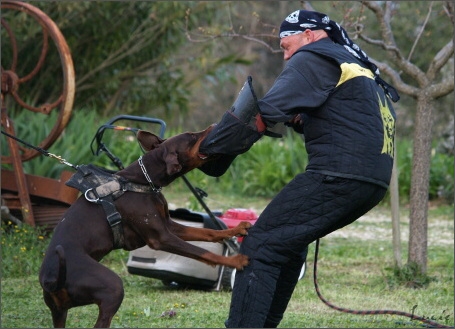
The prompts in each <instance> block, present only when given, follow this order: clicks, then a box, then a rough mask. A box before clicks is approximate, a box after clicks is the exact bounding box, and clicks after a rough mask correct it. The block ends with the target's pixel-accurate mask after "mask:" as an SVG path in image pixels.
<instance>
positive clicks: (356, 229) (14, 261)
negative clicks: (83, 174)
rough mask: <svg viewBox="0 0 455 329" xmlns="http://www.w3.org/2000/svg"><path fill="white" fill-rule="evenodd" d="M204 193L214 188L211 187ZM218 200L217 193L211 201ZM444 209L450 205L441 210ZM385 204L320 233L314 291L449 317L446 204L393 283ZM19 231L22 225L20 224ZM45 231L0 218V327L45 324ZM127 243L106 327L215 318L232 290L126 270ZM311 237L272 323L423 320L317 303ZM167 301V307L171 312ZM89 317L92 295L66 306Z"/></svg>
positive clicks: (366, 305) (173, 196)
mask: <svg viewBox="0 0 455 329" xmlns="http://www.w3.org/2000/svg"><path fill="white" fill-rule="evenodd" d="M164 193H165V195H166V196H167V199H168V201H169V202H170V203H173V204H174V205H175V206H187V205H188V204H191V195H190V193H189V192H187V191H185V190H179V189H177V188H174V189H172V188H171V187H168V188H167V189H166V190H165V191H164ZM212 193H213V192H212ZM212 193H209V197H208V198H207V200H206V201H207V204H208V205H209V207H211V209H222V210H226V208H225V207H223V205H225V206H226V205H227V207H244V208H254V209H256V210H257V211H258V212H260V211H261V210H262V209H263V207H264V206H265V205H266V204H267V202H268V199H266V198H264V199H261V198H251V199H249V198H244V197H242V198H238V197H235V196H229V195H227V196H226V195H220V194H215V195H210V194H212ZM220 200H221V201H220ZM450 210H451V211H450ZM389 214H390V211H389V209H387V208H383V207H379V208H377V209H374V210H373V211H372V212H370V213H369V214H367V215H366V216H364V217H362V218H361V219H360V220H358V221H357V222H355V223H353V224H352V225H350V226H348V227H346V228H343V229H342V230H340V231H337V232H335V233H332V234H330V235H328V236H327V237H325V238H323V239H322V240H321V246H320V254H319V258H318V283H319V286H320V290H321V293H322V295H323V296H324V297H325V298H327V299H328V300H329V301H330V302H332V303H334V304H335V305H337V306H341V307H345V308H350V309H361V310H365V309H394V310H400V311H404V312H409V313H411V312H412V310H413V309H414V314H415V315H418V316H425V317H426V318H432V319H435V320H436V321H438V322H439V323H442V324H445V325H452V326H453V324H454V312H453V310H454V290H453V288H454V282H453V279H454V244H453V232H454V223H453V206H443V207H438V208H431V209H430V213H429V247H428V257H429V260H428V272H427V275H428V277H429V278H431V280H430V282H429V283H428V285H427V286H426V287H424V288H420V289H411V288H407V287H406V286H404V285H399V284H395V283H396V282H395V283H394V282H393V280H394V276H393V271H392V267H393V266H392V264H393V251H392V242H391V241H392V240H391V223H390V215H389ZM401 228H402V257H403V262H405V261H406V257H407V244H406V241H407V234H408V232H407V228H408V219H407V216H406V209H403V212H402V217H401ZM25 230H26V231H27V232H24V231H25ZM46 245H47V238H43V235H42V234H41V233H40V232H39V231H38V232H35V231H34V230H30V229H29V228H28V227H22V228H17V231H14V230H13V231H10V232H9V233H6V232H5V227H3V228H2V263H3V266H2V267H3V272H2V282H1V291H2V296H1V297H2V298H1V314H2V316H1V321H2V322H1V327H3V328H22V327H51V326H52V323H51V317H50V313H49V310H48V309H47V307H46V306H45V304H44V302H43V300H42V293H41V289H40V286H39V282H38V269H39V264H40V260H41V259H42V253H43V251H44V248H45V246H46ZM127 257H128V252H126V251H123V250H118V251H114V252H112V253H110V254H109V255H108V256H106V257H105V258H104V259H103V261H102V262H103V263H104V264H105V265H106V266H108V267H110V268H112V269H113V270H114V271H115V272H116V273H118V274H119V275H120V276H121V278H122V280H123V283H124V288H125V298H124V300H123V303H122V305H121V307H120V309H119V311H118V312H117V314H116V316H115V317H114V319H113V322H112V327H117V328H124V327H129V328H131V327H139V328H166V327H175V328H182V327H186V328H189V327H206V328H216V327H224V321H225V319H226V317H227V315H228V310H229V304H230V297H231V293H230V291H228V290H223V291H220V292H215V291H199V290H191V289H176V288H172V287H166V286H164V285H163V284H162V283H161V281H159V280H155V279H150V278H146V277H141V276H135V275H131V274H129V273H128V271H127V269H126V265H125V263H126V259H127ZM313 263H314V244H312V245H310V252H309V256H308V262H307V265H308V267H307V273H306V275H305V277H304V278H303V279H302V280H301V281H300V282H299V283H298V285H297V287H296V290H295V292H294V294H293V297H292V299H291V302H290V304H289V306H288V309H287V311H286V313H285V316H284V319H283V321H282V323H281V325H280V327H283V328H284V327H293V328H296V327H312V328H321V327H329V328H340V327H343V328H348V327H351V328H416V327H421V326H422V324H421V323H420V322H417V321H411V320H410V319H408V318H405V317H399V316H393V315H374V316H369V315H365V316H361V315H353V314H346V313H341V312H338V311H336V310H333V309H331V308H329V307H327V306H326V305H324V304H323V303H322V302H321V301H320V300H319V298H318V297H317V295H316V292H315V289H314V286H313V268H312V267H313ZM170 311H173V312H174V313H173V314H175V316H170ZM96 317H97V307H96V306H94V305H91V306H85V307H78V308H74V309H71V310H70V311H69V316H68V322H67V327H83V328H87V327H92V326H93V324H94V322H95V320H96Z"/></svg>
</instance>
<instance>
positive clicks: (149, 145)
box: [137, 130, 165, 152]
mask: <svg viewBox="0 0 455 329" xmlns="http://www.w3.org/2000/svg"><path fill="white" fill-rule="evenodd" d="M137 140H138V141H139V144H141V146H142V148H143V149H144V150H145V151H147V152H148V151H151V150H153V149H154V148H156V147H158V145H160V144H161V143H162V142H164V141H165V140H164V139H161V138H160V137H158V136H156V135H155V134H152V133H151V132H148V131H145V130H139V131H138V132H137Z"/></svg>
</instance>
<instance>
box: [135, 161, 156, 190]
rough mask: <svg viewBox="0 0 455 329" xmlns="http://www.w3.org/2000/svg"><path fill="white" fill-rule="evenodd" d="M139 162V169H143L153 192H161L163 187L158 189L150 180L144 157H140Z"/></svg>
mask: <svg viewBox="0 0 455 329" xmlns="http://www.w3.org/2000/svg"><path fill="white" fill-rule="evenodd" d="M137 162H138V163H139V167H141V170H142V173H143V174H144V176H145V179H146V180H147V182H148V183H149V185H150V187H151V188H152V190H153V192H155V193H159V192H161V189H162V187H158V188H157V187H155V185H154V184H153V182H152V180H151V179H150V176H149V174H148V173H147V169H145V166H144V163H142V155H141V156H140V157H139V159H138V160H137Z"/></svg>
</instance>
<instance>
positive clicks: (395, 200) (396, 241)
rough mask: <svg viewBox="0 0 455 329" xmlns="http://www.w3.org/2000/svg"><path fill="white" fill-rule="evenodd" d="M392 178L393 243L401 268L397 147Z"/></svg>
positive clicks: (396, 259)
mask: <svg viewBox="0 0 455 329" xmlns="http://www.w3.org/2000/svg"><path fill="white" fill-rule="evenodd" d="M395 145H396V137H395ZM394 153H395V154H394V159H393V169H392V177H391V179H390V187H389V190H390V204H391V207H392V242H393V256H394V258H395V266H397V267H399V268H401V266H402V263H401V232H400V193H399V189H398V173H397V157H396V154H397V148H396V146H395V150H394Z"/></svg>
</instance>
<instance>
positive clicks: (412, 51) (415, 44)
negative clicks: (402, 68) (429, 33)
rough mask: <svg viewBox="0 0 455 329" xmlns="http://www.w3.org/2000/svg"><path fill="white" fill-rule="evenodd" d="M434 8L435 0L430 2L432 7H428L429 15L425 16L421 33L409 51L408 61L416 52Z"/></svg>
mask: <svg viewBox="0 0 455 329" xmlns="http://www.w3.org/2000/svg"><path fill="white" fill-rule="evenodd" d="M432 10H433V1H431V3H430V7H429V8H428V14H427V17H425V21H424V22H423V25H422V28H421V29H420V32H419V35H418V36H417V38H416V39H415V41H414V44H413V45H412V48H411V51H410V52H409V55H408V61H410V60H411V57H412V54H413V53H414V50H415V48H416V46H417V43H418V42H419V40H420V37H421V36H422V34H423V31H425V27H426V26H427V23H428V20H429V19H430V15H431V12H432Z"/></svg>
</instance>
